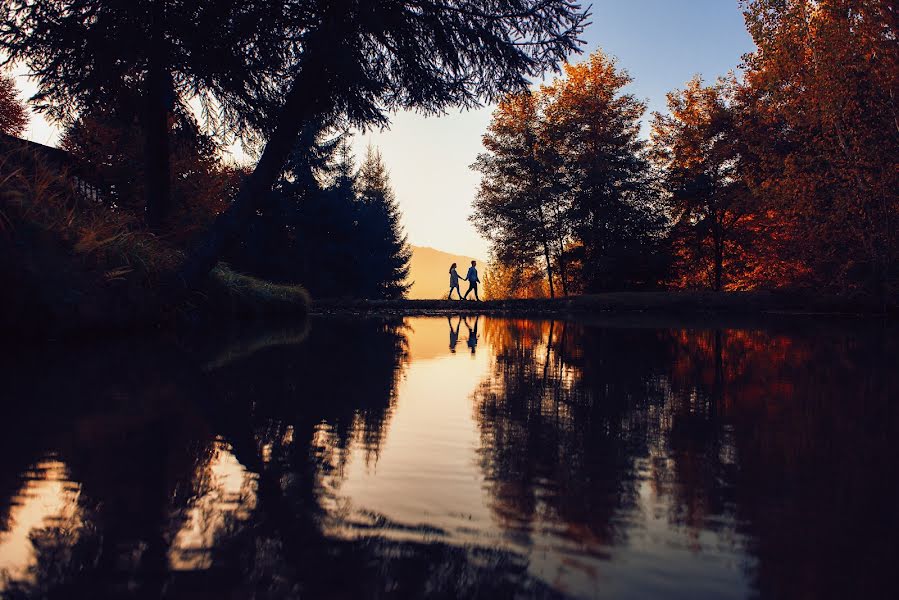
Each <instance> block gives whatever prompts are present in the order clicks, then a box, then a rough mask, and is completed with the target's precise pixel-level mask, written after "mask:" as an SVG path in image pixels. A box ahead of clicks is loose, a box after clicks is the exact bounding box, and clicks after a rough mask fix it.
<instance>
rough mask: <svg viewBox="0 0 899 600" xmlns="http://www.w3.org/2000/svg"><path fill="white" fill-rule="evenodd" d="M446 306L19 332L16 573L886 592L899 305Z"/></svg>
mask: <svg viewBox="0 0 899 600" xmlns="http://www.w3.org/2000/svg"><path fill="white" fill-rule="evenodd" d="M446 321H447V323H444V318H443V317H439V318H433V319H406V320H404V319H393V320H380V319H377V320H366V319H349V318H329V319H327V320H318V321H315V322H313V323H312V324H311V325H310V324H308V323H301V324H297V325H295V326H281V327H274V328H265V327H261V326H259V325H255V326H247V327H246V328H245V329H243V330H240V329H238V330H230V331H226V332H194V333H190V334H184V335H182V336H180V337H177V338H164V339H150V340H141V341H136V340H126V341H122V342H120V343H113V344H104V345H101V346H84V345H82V346H77V347H72V346H56V347H53V346H51V347H42V348H40V349H39V350H38V351H36V352H32V353H29V352H20V353H18V354H16V355H15V356H14V357H12V358H11V359H10V361H9V362H7V363H6V364H5V365H4V366H3V367H2V368H3V369H4V371H5V372H4V373H3V378H4V381H5V382H6V386H5V388H6V392H7V394H6V397H7V398H8V401H7V403H6V405H7V407H8V414H7V418H5V419H4V420H3V421H2V424H0V591H2V592H3V593H4V595H5V596H8V597H11V598H18V597H21V598H31V597H35V598H36V597H62V598H68V597H109V596H112V597H175V598H178V597H185V598H187V597H189V598H196V597H209V598H219V597H224V596H227V597H236V598H240V597H272V598H283V597H288V598H289V597H347V598H349V597H359V596H365V597H381V596H403V597H417V596H440V597H459V596H483V597H508V596H513V595H517V596H526V597H533V596H553V595H571V596H578V597H614V598H621V597H633V598H645V597H690V598H702V597H715V598H720V597H746V596H761V597H771V598H780V597H790V598H792V597H799V598H803V597H807V598H822V597H850V596H860V595H866V596H870V597H878V596H881V597H882V596H885V595H889V592H890V591H891V589H892V576H891V573H892V571H891V566H892V565H893V564H895V561H896V559H897V558H899V550H897V545H896V544H895V543H894V539H895V534H896V533H899V517H897V513H896V511H895V508H894V507H895V504H896V501H897V500H899V484H897V482H896V479H895V477H893V471H894V470H895V465H896V464H897V459H899V451H897V449H896V443H895V440H896V434H897V433H899V431H897V430H899V414H897V412H899V408H897V406H896V402H895V399H896V398H897V397H899V395H897V391H899V374H897V372H896V370H895V368H894V365H893V360H892V357H894V356H895V354H896V350H897V348H896V341H895V339H896V338H895V336H894V333H895V332H894V331H893V330H892V329H890V328H879V327H868V326H864V325H862V324H852V325H850V326H839V325H828V326H823V325H822V326H815V327H811V326H809V327H806V328H801V329H796V328H792V329H783V328H782V327H779V326H766V327H764V328H757V327H744V326H741V327H720V328H717V329H709V328H706V327H699V328H692V327H685V326H683V325H678V324H675V325H676V326H672V324H670V323H665V324H655V325H654V326H647V325H646V324H641V323H634V324H631V325H630V326H627V327H624V326H620V324H618V323H615V322H612V323H595V324H590V323H584V322H571V321H560V320H557V321H551V320H548V321H539V320H532V319H523V320H511V319H489V318H484V317H477V316H475V317H472V316H468V317H467V318H466V317H461V316H453V317H448V318H446ZM463 326H464V327H463ZM447 327H448V329H449V344H448V345H447V341H446V340H447V337H446V336H447ZM460 328H461V329H462V331H463V334H462V336H463V337H464V338H465V340H464V341H465V343H466V346H467V348H468V349H469V352H458V353H457V352H456V349H457V348H456V347H457V345H458V343H459V341H460V340H459V337H460Z"/></svg>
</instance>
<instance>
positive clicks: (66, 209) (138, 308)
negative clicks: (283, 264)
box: [0, 146, 309, 330]
mask: <svg viewBox="0 0 899 600" xmlns="http://www.w3.org/2000/svg"><path fill="white" fill-rule="evenodd" d="M0 250H2V253H0V278H2V281H4V282H6V284H7V285H5V286H4V287H5V290H4V291H3V292H0V326H5V327H22V326H24V327H38V328H43V327H46V328H47V329H51V330H53V329H60V328H61V329H72V328H76V329H77V328H84V327H120V326H124V325H128V324H137V323H140V322H153V321H156V322H172V321H176V320H177V319H179V318H183V317H185V316H190V317H192V318H197V317H199V318H209V317H212V318H226V317H230V316H234V315H238V314H240V315H247V314H249V315H268V314H273V313H278V314H297V313H305V312H306V311H307V310H308V306H309V297H308V294H306V292H305V290H303V289H302V288H301V287H298V286H283V285H275V284H272V283H269V282H265V281H262V280H259V279H256V278H253V277H249V276H246V275H242V274H239V273H236V272H234V271H233V270H232V269H230V268H229V267H228V266H227V265H223V264H220V265H218V266H217V267H216V268H215V269H214V270H213V271H212V272H211V273H210V275H209V277H208V278H207V280H206V281H205V282H204V283H203V284H202V285H201V286H200V287H199V288H198V289H196V290H192V291H191V292H190V293H186V294H185V293H180V292H176V291H175V290H172V289H171V288H172V286H171V285H168V284H169V283H170V282H171V281H173V277H172V276H173V273H174V272H175V270H176V269H177V267H178V266H179V265H180V264H181V262H182V260H183V258H184V254H183V251H182V250H181V249H180V248H178V247H175V246H174V245H173V244H172V243H170V242H168V241H167V240H166V239H164V238H161V237H159V236H156V235H153V234H152V233H150V232H148V231H146V230H144V229H142V227H141V223H140V219H139V216H137V215H134V214H133V213H129V212H126V211H123V210H120V209H117V208H115V207H114V206H109V205H107V204H106V203H104V202H103V201H102V199H101V197H100V196H99V194H97V193H96V191H95V190H93V189H92V188H91V187H90V186H88V185H86V184H85V183H84V182H83V181H81V180H79V179H78V178H77V176H75V175H74V174H73V173H71V172H70V171H68V170H67V169H66V168H64V167H61V166H59V165H56V164H54V163H53V161H49V160H47V159H46V157H43V156H41V155H40V153H39V152H37V151H35V150H33V149H31V148H29V147H27V146H22V147H12V148H10V147H7V148H5V150H4V152H3V153H2V154H0Z"/></svg>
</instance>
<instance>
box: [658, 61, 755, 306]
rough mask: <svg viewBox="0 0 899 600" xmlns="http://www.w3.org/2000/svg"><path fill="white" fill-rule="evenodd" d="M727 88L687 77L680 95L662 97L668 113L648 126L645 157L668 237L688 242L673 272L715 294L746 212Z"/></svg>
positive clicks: (748, 199)
mask: <svg viewBox="0 0 899 600" xmlns="http://www.w3.org/2000/svg"><path fill="white" fill-rule="evenodd" d="M731 89H732V88H730V87H729V86H728V85H727V82H724V81H719V82H718V83H716V84H714V85H704V84H703V81H702V79H701V78H700V77H694V78H693V79H692V80H691V81H690V82H689V83H688V84H687V87H686V88H685V89H684V90H678V91H675V92H671V93H670V94H668V110H669V111H670V112H671V114H670V115H662V114H660V113H655V114H654V115H653V124H652V141H653V147H652V150H653V156H654V158H655V160H656V162H657V163H658V165H659V167H660V169H661V184H662V187H663V188H664V190H665V192H666V194H667V200H668V202H669V205H670V208H671V212H672V217H673V219H674V234H675V236H676V237H678V238H679V239H684V238H692V239H691V240H690V242H692V243H686V244H684V250H685V252H683V253H686V254H688V255H689V259H690V260H689V262H688V265H684V266H682V267H681V270H682V271H693V272H695V271H697V270H698V271H700V272H703V271H704V272H705V273H707V274H708V276H707V277H706V280H707V282H708V285H709V286H710V287H711V288H712V289H714V290H716V291H720V290H721V289H722V286H723V285H724V284H725V283H726V277H725V275H726V274H725V273H724V265H725V263H726V262H728V260H729V259H730V257H731V255H733V254H734V253H735V252H736V248H735V247H734V246H735V238H736V236H737V235H738V230H739V227H740V226H742V225H743V223H744V222H745V221H746V218H747V216H748V214H749V213H750V212H751V211H750V208H751V206H752V203H751V196H750V193H749V188H748V186H747V185H746V181H745V178H744V176H743V161H742V155H743V153H742V152H741V148H740V146H741V140H740V136H739V131H738V129H737V124H736V116H735V111H734V108H733V107H732V103H731V100H730V96H731V94H730V90H731ZM687 248H691V249H692V248H695V249H696V250H695V251H694V252H686V249H687ZM706 265H707V266H706Z"/></svg>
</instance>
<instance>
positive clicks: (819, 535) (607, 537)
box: [474, 320, 899, 598]
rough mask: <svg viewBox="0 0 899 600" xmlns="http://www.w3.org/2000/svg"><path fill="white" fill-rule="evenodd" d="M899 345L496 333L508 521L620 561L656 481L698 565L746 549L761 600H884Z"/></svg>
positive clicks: (480, 397)
mask: <svg viewBox="0 0 899 600" xmlns="http://www.w3.org/2000/svg"><path fill="white" fill-rule="evenodd" d="M893 333H894V332H892V331H891V330H890V329H886V330H882V329H880V328H878V327H877V326H876V324H875V325H874V326H872V327H868V326H865V325H863V324H862V325H858V324H856V326H855V327H853V328H842V329H841V328H837V329H835V330H829V329H828V328H826V327H823V328H819V329H814V328H809V330H806V331H802V330H800V331H789V332H778V331H776V330H775V331H770V330H744V329H719V330H708V329H668V328H665V329H657V328H652V329H648V328H616V327H599V326H587V325H584V324H576V323H570V322H569V323H565V322H559V321H534V320H522V321H514V320H510V321H502V322H497V321H491V322H490V327H489V329H488V331H487V337H488V340H489V342H490V343H491V345H492V347H493V352H494V362H493V366H492V371H491V373H490V375H489V376H488V377H487V378H486V379H485V380H484V382H483V383H482V385H481V386H480V387H479V389H478V390H477V391H476V392H475V396H474V399H475V411H476V416H477V419H478V422H479V426H480V430H481V438H482V447H481V459H480V464H481V468H482V469H483V470H484V473H485V477H486V482H487V483H486V485H487V487H488V489H489V493H490V497H491V498H492V500H493V510H494V513H495V515H496V518H497V520H498V521H499V522H500V523H501V524H502V525H503V527H504V528H506V530H507V531H508V532H509V535H510V536H511V537H512V538H513V539H515V540H516V541H518V542H519V543H522V544H524V545H528V544H530V543H532V540H531V538H532V536H534V535H535V532H536V531H539V530H541V529H546V528H547V527H554V528H557V529H558V531H559V538H560V539H561V540H563V541H567V542H569V544H570V545H569V546H568V548H569V550H571V549H574V548H584V547H586V548H587V550H584V551H583V552H585V553H586V554H596V555H605V554H606V552H607V551H608V550H609V549H610V548H614V547H615V546H618V545H623V544H626V543H627V537H628V535H629V532H631V531H633V530H634V527H633V525H634V523H633V521H632V517H633V515H634V513H635V512H637V513H638V512H639V510H636V508H637V507H636V503H638V496H639V495H640V490H641V486H642V484H643V483H644V482H645V481H649V482H650V483H651V488H652V491H653V493H654V494H655V495H656V496H657V497H660V498H662V499H663V500H664V504H665V505H666V506H667V510H668V515H667V519H668V522H669V524H670V525H671V526H672V527H677V528H683V529H685V530H686V532H687V534H688V535H689V536H690V537H691V539H693V540H694V544H693V546H694V550H695V551H700V550H701V549H702V543H701V541H700V540H701V538H702V534H703V533H705V532H710V531H711V532H719V533H723V534H728V532H729V533H730V534H731V535H734V536H738V537H739V538H740V539H741V540H745V544H746V548H745V552H746V553H747V554H748V558H749V557H751V558H752V559H753V560H752V561H747V564H746V568H747V569H748V571H749V573H748V575H749V577H750V578H751V580H752V583H753V585H754V587H755V588H756V590H757V592H759V593H760V595H761V596H762V597H766V598H768V597H771V598H825V597H828V598H830V597H834V598H846V597H860V596H859V595H858V594H859V593H861V594H862V595H863V596H867V597H880V596H882V595H883V594H884V592H885V591H887V590H891V589H893V582H892V575H891V573H892V571H891V568H890V565H891V564H895V562H896V560H897V559H899V545H897V544H895V534H897V533H899V517H897V514H899V513H897V511H896V510H895V508H894V507H895V505H896V502H897V501H899V484H897V480H896V478H895V477H894V476H893V475H892V473H893V471H894V470H895V465H896V464H899V463H897V460H899V450H897V448H899V446H897V444H896V439H897V434H899V405H897V403H896V402H895V400H896V398H899V370H897V369H895V365H894V363H895V356H896V351H897V349H899V348H897V343H896V338H895V336H894V335H893ZM891 507H892V508H891Z"/></svg>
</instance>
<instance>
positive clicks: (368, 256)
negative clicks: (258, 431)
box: [0, 0, 588, 327]
mask: <svg viewBox="0 0 899 600" xmlns="http://www.w3.org/2000/svg"><path fill="white" fill-rule="evenodd" d="M587 19H588V12H587V10H585V9H583V8H582V7H581V6H579V5H578V4H577V3H573V2H569V1H568V0H550V1H546V0H489V1H486V0H477V1H473V2H472V1H466V2H459V1H458V0H434V1H432V2H427V3H421V2H415V1H407V0H242V1H241V2H205V1H200V0H177V1H174V0H133V1H131V2H108V1H107V0H78V1H77V2H75V1H67V0H8V1H7V2H4V3H2V5H0V66H2V67H13V68H15V67H18V68H22V69H23V70H24V71H25V72H26V73H27V74H28V75H29V76H30V77H32V79H33V81H35V83H36V86H37V92H36V94H34V95H33V96H32V98H31V99H30V102H31V106H32V107H33V108H34V109H35V110H37V111H39V112H41V113H42V114H43V115H45V116H46V117H47V118H48V119H49V120H50V121H52V122H53V123H55V124H56V125H57V126H59V127H60V128H61V129H64V130H65V131H66V134H65V137H64V143H63V145H64V149H65V150H67V151H68V153H67V154H65V155H61V154H60V153H59V152H58V151H57V150H55V149H50V148H42V147H35V146H36V145H34V144H32V145H28V144H22V143H18V142H19V141H18V140H15V139H14V138H13V139H9V138H6V137H0V150H2V156H0V181H3V186H2V187H0V196H2V198H0V200H2V202H3V204H2V220H0V223H2V227H3V232H4V233H6V234H7V235H6V236H5V237H3V238H0V244H3V248H2V249H3V252H2V253H0V277H2V278H3V280H4V281H7V282H11V283H10V284H9V285H8V286H7V289H9V290H10V291H9V292H8V293H5V294H4V295H3V296H2V297H0V315H2V317H0V324H2V323H6V322H9V323H12V324H15V325H17V326H20V327H21V326H22V324H23V323H28V324H31V325H33V324H34V323H36V322H37V323H42V322H45V321H46V322H49V321H53V322H54V323H66V324H68V323H72V322H74V323H81V324H82V326H85V325H84V324H85V323H90V324H91V325H93V324H97V323H99V324H103V323H104V319H105V318H106V315H108V314H110V313H111V312H119V313H121V317H122V319H121V320H122V321H132V320H140V321H146V320H157V321H158V320H159V317H160V315H166V314H168V313H170V312H173V311H174V312H179V311H181V312H184V311H187V312H189V313H190V316H191V318H192V317H193V316H195V315H196V314H197V313H204V312H206V313H208V312H210V311H211V310H212V309H214V308H215V307H216V306H217V305H220V304H222V305H227V304H229V303H231V302H235V301H236V302H237V303H238V304H240V305H242V306H244V307H245V306H246V301H247V300H250V301H252V300H253V299H259V298H261V296H260V294H259V293H258V292H259V291H263V292H264V294H263V295H264V296H265V297H266V298H268V299H271V298H272V297H274V298H275V300H276V301H277V303H278V304H279V305H280V306H282V307H284V306H285V305H286V304H290V303H294V304H297V305H303V304H304V303H306V302H307V301H308V298H305V296H304V294H303V293H300V292H301V290H299V289H298V288H296V287H295V286H294V287H291V286H286V285H275V284H278V283H279V282H297V281H301V282H302V284H303V285H304V286H306V287H308V288H309V289H310V290H311V291H313V292H314V293H317V294H319V295H359V296H367V297H396V296H398V295H401V294H402V293H403V291H404V285H405V282H404V280H405V269H406V259H407V258H408V248H407V246H406V244H405V240H404V236H403V233H402V231H401V230H400V228H399V223H398V213H397V211H396V205H395V203H394V200H393V198H392V192H391V191H390V188H389V183H388V179H387V171H386V168H385V166H384V164H383V162H382V161H381V160H380V158H379V156H378V155H377V153H376V152H371V153H369V155H368V156H367V157H366V159H365V161H364V162H363V164H362V166H361V167H360V168H359V169H358V170H356V169H355V168H354V167H353V166H351V164H352V160H350V159H349V157H348V153H347V151H346V148H347V146H346V143H347V142H346V141H345V140H344V141H343V142H341V141H340V139H339V138H340V137H341V132H345V131H349V130H354V129H355V130H366V129H369V128H372V127H383V126H386V125H388V124H389V118H388V115H389V114H390V113H391V112H392V111H396V110H415V111H419V112H422V113H425V114H441V113H443V112H445V111H446V110H448V109H450V108H472V107H476V106H481V105H483V104H491V103H495V102H497V101H498V100H499V98H500V97H501V96H502V95H503V94H505V93H507V92H509V91H512V90H516V89H517V90H520V89H525V88H526V87H527V85H528V83H529V81H530V80H531V79H532V78H535V77H539V76H541V75H542V74H543V73H544V72H546V71H547V70H553V69H557V68H558V66H559V65H560V64H561V63H562V62H563V61H564V60H565V59H566V57H567V56H568V55H569V54H571V53H572V52H576V51H577V50H578V45H579V37H580V35H581V34H582V32H583V29H584V26H585V25H586V23H587ZM0 91H2V90H0ZM6 95H7V97H9V96H10V94H6ZM14 96H15V94H12V95H11V97H13V98H14ZM15 127H19V130H21V126H18V125H16V124H15V122H12V124H11V125H10V126H9V127H7V129H6V130H7V131H9V132H11V133H14V132H15V131H16V129H15ZM237 141H239V142H240V143H241V144H242V146H243V147H244V148H245V149H246V150H247V151H248V154H249V155H250V156H252V157H254V158H256V162H255V164H254V165H253V166H252V167H251V168H247V169H241V168H234V167H230V166H227V165H222V164H221V163H220V162H219V160H218V156H219V155H220V149H222V148H224V147H227V146H230V145H231V144H233V143H235V142H237ZM93 175H98V176H97V177H93ZM99 175H102V177H100V176H99ZM98 194H99V195H100V196H101V199H99V200H98V198H97V196H98ZM229 265H230V266H229ZM235 269H239V270H240V271H236V270H235ZM247 273H248V274H249V275H253V276H254V277H247V276H246V274H247ZM272 281H274V283H272ZM235 299H236V300H235ZM260 312H265V308H263V309H262V310H261V311H260ZM88 314H89V315H90V318H88V317H87V316H86V315H88ZM31 325H26V327H28V326H31Z"/></svg>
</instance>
